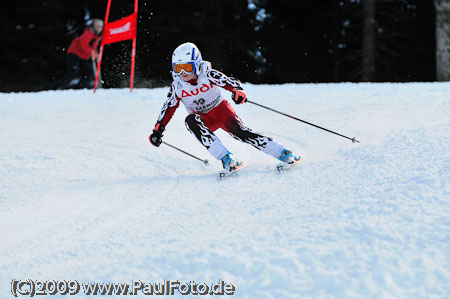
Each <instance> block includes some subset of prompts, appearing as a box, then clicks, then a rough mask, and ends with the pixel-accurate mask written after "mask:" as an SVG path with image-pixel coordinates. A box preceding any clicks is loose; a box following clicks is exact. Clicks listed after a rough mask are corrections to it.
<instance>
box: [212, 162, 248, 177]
mask: <svg viewBox="0 0 450 299" xmlns="http://www.w3.org/2000/svg"><path fill="white" fill-rule="evenodd" d="M244 167H245V164H244V163H241V164H239V165H238V166H236V168H235V169H233V170H231V171H228V170H222V171H221V172H219V176H218V179H219V180H223V179H225V178H229V177H231V176H234V175H236V174H237V173H238V172H239V170H241V169H242V168H244Z"/></svg>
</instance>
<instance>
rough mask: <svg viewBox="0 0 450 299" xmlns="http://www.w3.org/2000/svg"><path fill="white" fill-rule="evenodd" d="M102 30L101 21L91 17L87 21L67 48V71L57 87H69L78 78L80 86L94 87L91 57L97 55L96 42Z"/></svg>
mask: <svg viewBox="0 0 450 299" xmlns="http://www.w3.org/2000/svg"><path fill="white" fill-rule="evenodd" d="M102 32H103V21H102V20H100V19H93V20H92V21H91V22H88V25H87V27H86V28H85V29H84V32H83V34H81V35H80V36H79V37H77V38H75V39H74V40H73V41H72V42H71V43H70V46H69V49H68V50H67V56H66V64H67V71H66V73H65V75H64V76H63V77H62V78H61V80H60V81H59V82H58V86H57V89H65V88H69V87H71V86H72V85H73V82H74V81H75V80H77V79H79V86H80V87H81V88H93V87H94V70H93V67H92V61H91V59H94V60H96V59H97V57H98V51H97V48H98V43H99V41H100V38H101V35H102Z"/></svg>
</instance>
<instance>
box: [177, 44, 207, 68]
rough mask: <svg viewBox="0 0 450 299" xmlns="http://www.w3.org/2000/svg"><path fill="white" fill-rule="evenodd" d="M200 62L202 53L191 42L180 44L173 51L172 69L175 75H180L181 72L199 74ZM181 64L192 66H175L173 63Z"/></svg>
mask: <svg viewBox="0 0 450 299" xmlns="http://www.w3.org/2000/svg"><path fill="white" fill-rule="evenodd" d="M201 62H202V54H201V53H200V50H199V49H198V48H197V46H196V45H194V44H193V43H184V44H181V45H179V46H178V47H177V48H176V49H175V51H173V55H172V70H173V72H174V73H175V74H176V75H180V74H181V72H185V73H186V74H192V73H193V72H195V74H196V75H199V74H200V70H199V66H200V63H201ZM182 64H191V65H192V66H193V68H192V69H190V68H183V67H175V65H182Z"/></svg>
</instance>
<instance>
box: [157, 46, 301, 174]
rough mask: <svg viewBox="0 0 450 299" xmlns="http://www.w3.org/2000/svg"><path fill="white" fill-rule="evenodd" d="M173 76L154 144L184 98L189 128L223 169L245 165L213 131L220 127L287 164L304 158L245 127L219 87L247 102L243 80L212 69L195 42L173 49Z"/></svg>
mask: <svg viewBox="0 0 450 299" xmlns="http://www.w3.org/2000/svg"><path fill="white" fill-rule="evenodd" d="M172 77H173V82H172V86H171V87H170V90H169V94H168V95H167V100H166V102H165V103H164V106H163V108H162V110H161V113H160V115H159V118H158V121H157V122H156V125H155V128H154V129H153V133H152V134H151V135H150V137H149V139H150V142H151V144H153V145H154V146H160V145H161V142H162V140H161V139H162V137H163V132H164V130H165V127H166V126H167V124H168V123H169V121H170V119H171V118H172V116H173V114H174V112H175V110H176V109H177V108H178V106H179V105H180V101H181V102H183V104H184V106H185V107H186V109H187V111H188V113H189V115H188V116H187V117H186V120H185V124H186V128H187V129H188V131H190V132H191V134H192V135H194V136H195V137H196V138H197V139H198V140H199V141H200V143H201V144H202V145H203V146H204V147H206V149H207V150H208V152H209V153H210V154H211V155H212V156H213V157H214V158H216V159H217V160H221V161H222V166H223V168H224V169H226V170H228V171H233V170H235V169H237V168H238V167H240V166H242V165H243V164H242V162H240V161H238V160H236V159H235V158H234V156H233V154H231V153H230V152H229V151H228V150H227V148H226V147H225V146H224V145H223V144H222V142H221V141H220V139H219V138H218V137H217V136H216V135H215V134H214V133H213V132H214V131H216V130H217V129H219V128H221V129H222V130H224V131H226V132H228V133H229V134H230V135H231V136H232V137H234V138H235V139H237V140H239V141H241V142H245V143H248V144H250V145H252V146H254V147H255V148H257V149H258V150H261V151H263V152H264V153H266V154H268V155H271V156H273V157H274V158H276V159H278V160H280V161H282V162H285V163H287V164H292V163H295V162H296V161H298V160H300V157H296V156H294V155H293V154H292V152H291V151H289V150H287V149H285V148H284V147H283V145H281V144H279V143H278V142H276V141H274V140H272V139H271V138H269V137H266V136H263V135H261V134H258V133H255V132H253V131H252V130H250V129H249V128H247V127H246V126H244V124H243V123H242V120H241V119H240V117H239V116H238V115H237V114H236V112H235V111H234V109H233V107H232V106H231V105H230V103H229V102H228V101H227V100H225V99H224V98H223V96H222V94H221V91H220V89H219V87H221V88H224V89H226V90H228V91H230V92H232V96H231V98H232V100H233V101H234V102H235V103H236V104H243V103H245V102H246V101H247V96H246V94H245V92H244V91H243V88H242V85H241V82H240V81H239V80H237V79H235V78H232V77H227V76H226V75H224V74H223V73H221V72H219V71H217V70H214V69H212V68H211V63H210V62H207V61H203V60H202V56H201V54H200V51H199V49H198V48H197V47H196V46H195V45H194V44H193V43H184V44H181V45H180V46H178V47H177V48H176V49H175V51H174V52H173V55H172Z"/></svg>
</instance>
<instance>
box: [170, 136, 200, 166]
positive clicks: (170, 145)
mask: <svg viewBox="0 0 450 299" xmlns="http://www.w3.org/2000/svg"><path fill="white" fill-rule="evenodd" d="M162 143H164V144H165V145H167V146H170V147H171V148H174V149H176V150H177V151H180V152H182V153H183V154H186V155H188V156H191V157H192V158H195V159H197V160H200V161H202V162H203V163H204V164H205V165H207V164H208V160H206V159H205V160H202V159H200V158H198V157H196V156H194V155H192V154H189V153H187V152H185V151H183V150H182V149H179V148H178V147H176V146H173V145H171V144H168V143H167V142H164V141H162Z"/></svg>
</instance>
